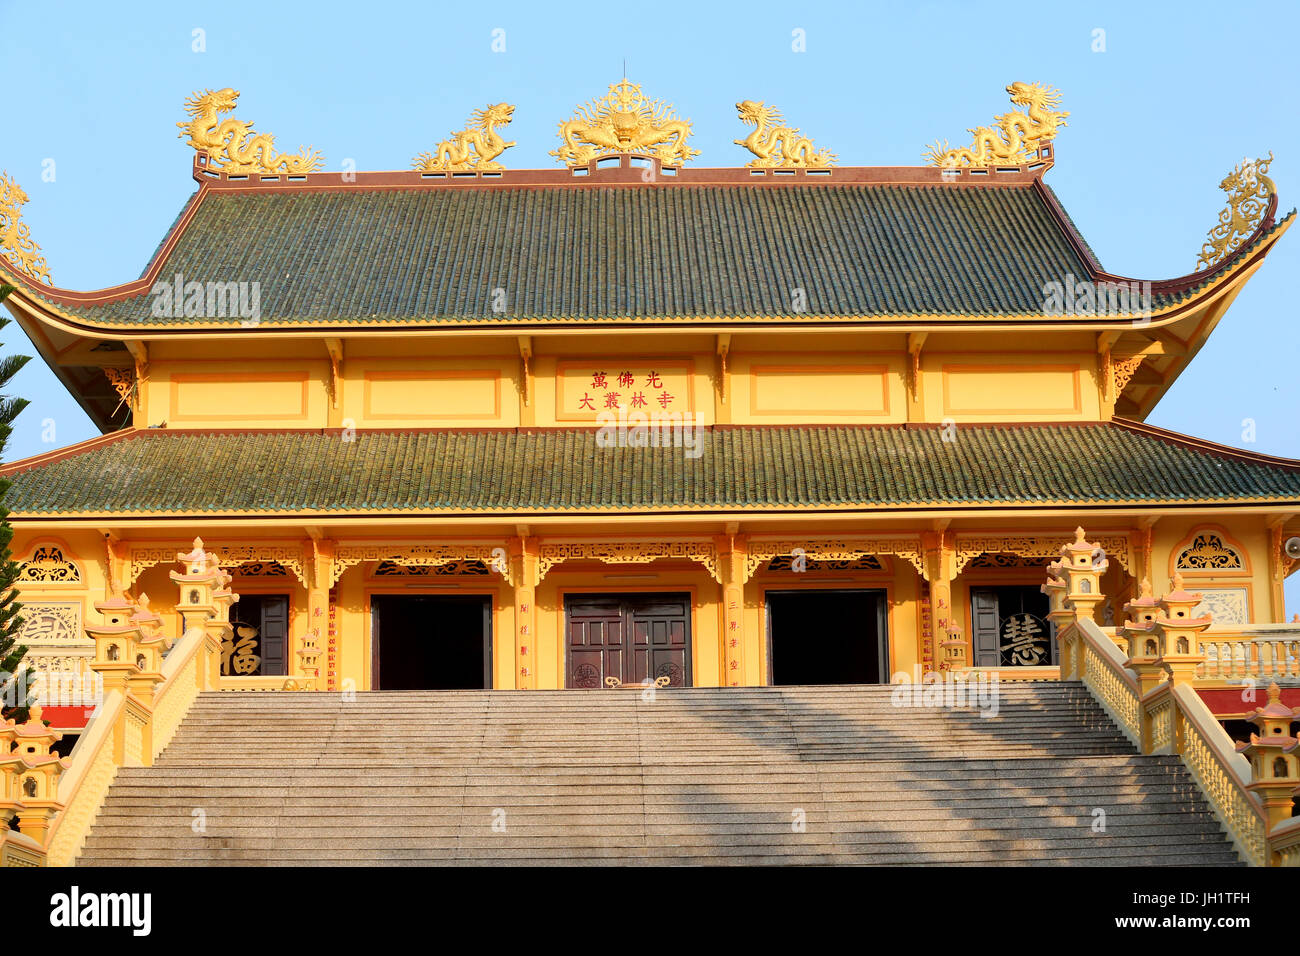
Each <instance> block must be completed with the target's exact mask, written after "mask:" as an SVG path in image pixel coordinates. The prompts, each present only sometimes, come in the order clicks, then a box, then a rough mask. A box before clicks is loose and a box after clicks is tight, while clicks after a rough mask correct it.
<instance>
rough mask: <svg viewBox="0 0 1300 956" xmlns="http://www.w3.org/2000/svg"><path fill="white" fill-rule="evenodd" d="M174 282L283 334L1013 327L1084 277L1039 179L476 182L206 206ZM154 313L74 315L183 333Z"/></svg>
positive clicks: (178, 254) (143, 306) (248, 197)
mask: <svg viewBox="0 0 1300 956" xmlns="http://www.w3.org/2000/svg"><path fill="white" fill-rule="evenodd" d="M176 273H181V274H182V275H183V276H184V278H185V281H186V282H191V281H198V282H209V281H212V282H223V283H224V282H258V283H260V296H261V300H260V306H261V324H263V325H268V324H270V325H283V324H294V323H311V322H324V321H339V320H345V321H359V322H385V323H390V322H398V323H408V324H416V323H420V322H448V321H451V322H456V321H460V322H502V321H520V320H533V319H536V320H539V321H547V320H549V321H555V320H564V321H576V322H582V321H595V320H603V319H618V318H632V319H653V318H683V317H685V318H691V317H701V318H703V317H708V318H714V317H723V318H740V319H743V318H747V317H760V316H762V317H784V316H795V315H798V314H800V313H804V314H808V315H826V316H832V317H839V316H843V317H845V318H856V317H862V316H887V315H900V314H914V313H924V314H943V315H952V316H962V315H999V314H1016V313H1024V312H1039V311H1040V310H1041V309H1042V300H1043V291H1042V289H1043V285H1044V283H1046V282H1049V281H1062V280H1063V279H1064V277H1065V276H1066V275H1067V274H1070V275H1074V276H1076V277H1083V276H1086V275H1088V269H1087V266H1086V265H1085V263H1084V262H1083V261H1082V260H1081V259H1080V257H1079V256H1078V255H1077V254H1076V253H1075V251H1074V249H1073V248H1072V247H1071V245H1070V243H1069V241H1068V239H1067V237H1066V235H1065V233H1064V232H1063V230H1062V228H1061V226H1060V225H1059V224H1058V223H1057V221H1056V220H1055V219H1054V218H1053V216H1052V215H1051V213H1050V211H1049V209H1048V207H1047V204H1046V203H1045V202H1044V200H1043V198H1042V197H1041V196H1040V195H1039V194H1038V193H1037V192H1036V191H1035V190H1034V189H1033V188H1032V187H1031V186H1028V185H1026V186H1014V187H996V188H994V187H979V188H947V187H942V186H898V185H879V186H856V185H851V186H835V187H797V186H791V187H788V188H749V187H745V186H735V185H727V186H707V185H700V186H682V187H674V188H662V189H660V188H635V187H634V188H603V189H602V188H512V187H505V186H501V187H492V188H474V187H469V186H466V187H441V188H428V189H416V190H373V189H372V190H360V189H359V190H357V191H351V190H348V191H328V192H324V191H318V192H301V193H296V192H273V191H261V192H259V191H256V190H251V191H231V192H212V193H210V194H208V195H207V196H206V197H205V198H204V200H203V202H202V203H201V205H200V206H199V209H198V211H197V212H196V213H195V216H194V218H193V220H192V221H191V222H190V223H189V224H188V226H187V227H186V228H185V230H184V232H183V233H182V235H181V236H180V239H179V241H178V242H177V244H176V246H175V248H174V249H173V250H172V252H171V253H170V255H168V257H167V259H166V262H165V263H164V264H163V265H162V268H161V273H160V278H161V279H168V280H170V279H171V277H173V276H174V275H175V274H176ZM496 289H502V290H504V303H503V305H504V307H503V309H501V310H500V311H498V309H496V308H494V305H496V306H497V307H498V308H500V306H501V305H502V302H501V300H500V298H499V297H497V298H494V290H496ZM797 290H803V299H804V300H805V301H801V302H800V303H799V304H798V305H796V304H795V303H796V297H798V296H799V293H798V292H797ZM152 302H153V299H152V297H151V296H149V295H148V294H143V295H140V296H136V297H135V298H132V299H128V300H124V301H120V302H113V303H108V304H104V305H94V306H85V305H82V306H65V308H68V309H69V311H71V312H73V313H74V314H77V315H80V316H81V317H83V318H86V319H90V320H94V321H97V322H105V323H111V324H119V325H121V324H127V325H133V324H141V325H151V324H157V323H159V322H167V323H169V324H173V323H184V322H185V321H186V320H184V319H175V318H171V317H166V318H159V317H155V316H153V315H152V314H151V312H152V310H151V308H150V306H151V304H152ZM188 321H189V322H198V321H206V320H201V319H197V318H195V319H190V320H188ZM229 324H231V325H237V324H238V319H237V318H234V319H232V320H231V321H230V323H229Z"/></svg>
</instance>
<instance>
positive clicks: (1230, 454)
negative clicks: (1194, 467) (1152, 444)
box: [1111, 415, 1300, 470]
mask: <svg viewBox="0 0 1300 956" xmlns="http://www.w3.org/2000/svg"><path fill="white" fill-rule="evenodd" d="M1111 421H1112V422H1113V423H1114V424H1115V425H1116V426H1118V427H1120V428H1124V429H1127V430H1129V431H1133V432H1137V433H1138V434H1142V435H1149V436H1151V437H1152V438H1156V439H1160V440H1161V441H1166V442H1169V443H1170V444H1173V445H1180V446H1182V447H1184V448H1191V449H1194V450H1197V451H1207V452H1210V453H1211V454H1219V455H1223V456H1224V457H1225V458H1236V459H1240V460H1241V461H1249V462H1256V463H1258V464H1261V465H1274V466H1277V467H1281V468H1290V469H1296V470H1300V459H1297V458H1283V457H1282V456H1280V455H1265V454H1263V453H1262V452H1256V451H1247V450H1246V449H1244V448H1233V447H1232V446H1231V445H1224V444H1221V443H1220V442H1215V441H1211V440H1210V439H1208V438H1197V437H1196V436H1194V435H1187V434H1184V433H1182V432H1176V431H1173V430H1172V429H1169V428H1161V427H1160V426H1159V425H1152V424H1150V423H1149V422H1139V421H1135V420H1134V419H1131V418H1122V417H1120V416H1118V415H1117V416H1115V417H1114V418H1113V419H1111Z"/></svg>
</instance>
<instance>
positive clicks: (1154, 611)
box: [1116, 578, 1165, 697]
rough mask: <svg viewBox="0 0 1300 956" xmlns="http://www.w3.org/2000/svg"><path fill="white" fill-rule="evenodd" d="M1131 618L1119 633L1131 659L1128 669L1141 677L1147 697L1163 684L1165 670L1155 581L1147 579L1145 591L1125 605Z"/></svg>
mask: <svg viewBox="0 0 1300 956" xmlns="http://www.w3.org/2000/svg"><path fill="white" fill-rule="evenodd" d="M1124 613H1125V614H1127V615H1129V616H1128V618H1127V619H1126V620H1125V621H1124V623H1123V624H1121V625H1120V626H1119V628H1118V629H1117V630H1116V634H1117V635H1118V636H1119V637H1120V638H1121V639H1122V640H1123V641H1124V642H1125V644H1126V646H1127V650H1128V660H1126V661H1125V662H1124V666H1125V667H1127V668H1129V669H1131V670H1132V671H1134V672H1135V673H1136V674H1137V677H1138V685H1139V687H1140V688H1141V694H1142V696H1143V697H1145V696H1146V695H1147V693H1148V692H1150V691H1151V690H1153V689H1154V688H1156V687H1157V686H1159V685H1160V684H1163V683H1164V681H1165V669H1164V668H1163V667H1162V666H1161V665H1160V663H1159V658H1160V637H1159V635H1158V634H1157V633H1156V619H1157V618H1158V617H1159V616H1160V601H1159V599H1158V598H1157V597H1156V596H1155V594H1154V593H1153V592H1152V588H1151V579H1150V578H1143V579H1142V584H1141V591H1140V593H1139V595H1138V596H1137V597H1135V598H1133V600H1131V601H1129V602H1128V603H1127V604H1125V605H1124Z"/></svg>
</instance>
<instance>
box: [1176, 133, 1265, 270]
mask: <svg viewBox="0 0 1300 956" xmlns="http://www.w3.org/2000/svg"><path fill="white" fill-rule="evenodd" d="M1272 162H1273V152H1272V150H1270V151H1269V154H1268V159H1249V158H1246V159H1243V160H1242V161H1241V162H1239V163H1238V164H1237V167H1236V169H1234V170H1233V171H1232V172H1231V173H1229V174H1228V175H1227V176H1226V177H1224V179H1223V182H1221V183H1219V188H1220V189H1222V190H1223V191H1224V192H1226V193H1227V194H1228V205H1227V207H1226V208H1225V209H1223V210H1221V211H1220V212H1219V221H1218V222H1217V223H1216V224H1215V226H1214V228H1213V229H1211V230H1210V231H1209V233H1207V235H1206V240H1207V241H1206V243H1205V245H1203V246H1202V247H1201V254H1200V257H1199V258H1197V260H1196V271H1197V272H1200V271H1201V270H1202V269H1208V268H1209V267H1210V266H1213V265H1217V264H1218V263H1220V262H1222V261H1223V260H1224V259H1226V258H1227V257H1228V256H1229V255H1231V254H1232V253H1234V252H1236V251H1237V250H1238V249H1239V248H1241V244H1242V243H1243V242H1245V241H1246V240H1247V239H1249V238H1250V237H1251V236H1252V235H1254V234H1255V230H1256V229H1258V228H1259V224H1260V223H1261V222H1262V221H1263V219H1264V216H1265V215H1266V214H1267V213H1268V207H1269V202H1270V200H1272V198H1273V196H1274V195H1275V194H1276V193H1277V187H1276V186H1275V185H1274V184H1273V180H1272V179H1270V178H1269V177H1268V176H1266V175H1265V173H1267V172H1268V167H1269V164H1270V163H1272Z"/></svg>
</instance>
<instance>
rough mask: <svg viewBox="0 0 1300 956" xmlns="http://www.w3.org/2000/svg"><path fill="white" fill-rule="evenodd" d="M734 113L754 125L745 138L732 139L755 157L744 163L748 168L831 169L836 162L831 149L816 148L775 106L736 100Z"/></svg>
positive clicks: (743, 120) (749, 124) (747, 123)
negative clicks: (788, 124) (786, 122)
mask: <svg viewBox="0 0 1300 956" xmlns="http://www.w3.org/2000/svg"><path fill="white" fill-rule="evenodd" d="M736 115H737V116H739V117H740V121H741V122H742V123H745V124H746V125H748V126H752V127H754V131H753V132H752V133H750V134H749V135H748V136H746V137H745V138H744V139H737V140H732V142H734V143H735V144H736V145H737V146H743V147H745V149H747V150H749V151H750V152H751V153H753V154H754V156H755V157H756V158H755V159H751V160H750V161H749V163H747V164H746V165H748V166H749V167H750V168H751V169H772V168H776V167H794V168H804V169H830V168H831V167H832V166H834V165H835V154H834V153H832V152H831V151H830V150H826V149H823V150H818V149H817V148H816V147H814V146H813V141H812V140H811V139H809V138H808V137H807V136H804V135H803V134H802V133H800V132H799V128H798V127H792V126H786V125H785V119H784V118H783V117H782V116H781V111H780V110H779V109H777V108H776V107H775V106H767V105H766V104H764V103H762V102H757V103H756V102H754V101H753V100H741V101H740V102H739V103H737V104H736Z"/></svg>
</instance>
